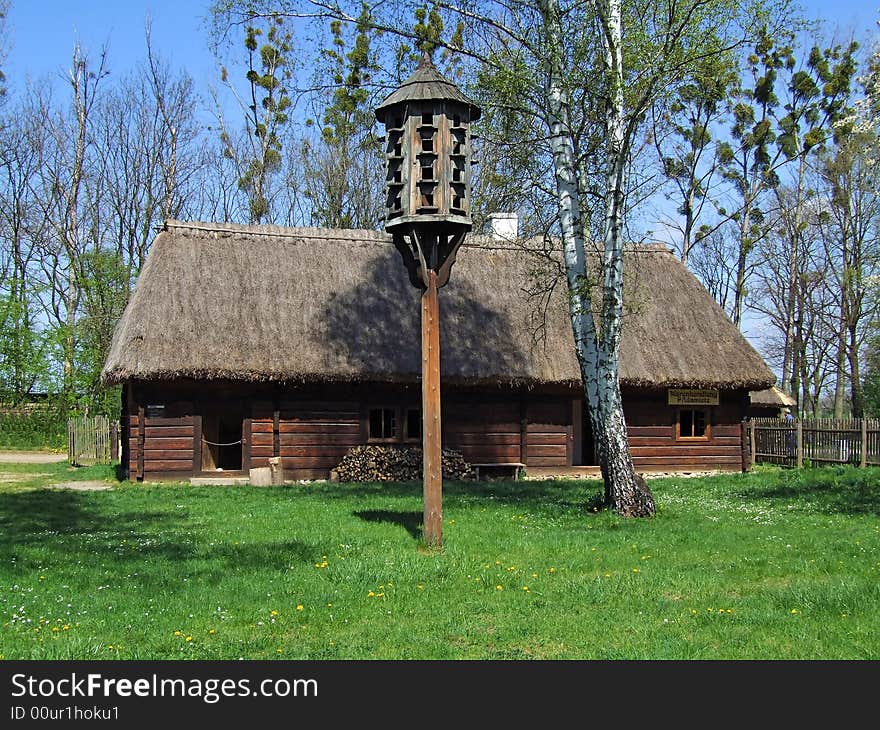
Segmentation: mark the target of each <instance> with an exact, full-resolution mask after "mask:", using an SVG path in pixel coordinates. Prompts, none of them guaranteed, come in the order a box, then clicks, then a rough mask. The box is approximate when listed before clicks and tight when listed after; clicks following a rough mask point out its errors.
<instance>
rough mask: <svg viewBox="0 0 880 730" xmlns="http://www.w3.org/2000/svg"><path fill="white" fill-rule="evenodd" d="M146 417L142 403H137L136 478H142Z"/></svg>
mask: <svg viewBox="0 0 880 730" xmlns="http://www.w3.org/2000/svg"><path fill="white" fill-rule="evenodd" d="M146 430H147V419H146V418H145V417H144V406H143V403H139V404H138V439H137V478H138V479H140V480H141V481H143V479H144V442H145V441H146Z"/></svg>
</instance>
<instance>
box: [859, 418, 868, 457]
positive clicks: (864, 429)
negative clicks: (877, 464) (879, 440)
mask: <svg viewBox="0 0 880 730" xmlns="http://www.w3.org/2000/svg"><path fill="white" fill-rule="evenodd" d="M859 427H860V428H861V436H862V450H861V453H860V455H859V466H860V467H862V468H864V467H866V466H867V465H868V419H867V418H865V417H864V416H862V417H861V418H860V419H859Z"/></svg>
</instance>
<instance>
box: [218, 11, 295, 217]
mask: <svg viewBox="0 0 880 730" xmlns="http://www.w3.org/2000/svg"><path fill="white" fill-rule="evenodd" d="M261 22H262V23H263V27H261V26H260V23H261ZM244 47H245V50H246V52H247V72H246V73H245V79H246V80H247V92H246V93H247V98H246V100H243V99H242V98H241V97H238V99H239V104H240V106H241V108H242V110H243V111H244V112H245V128H246V130H247V135H246V140H247V141H246V143H245V144H244V145H243V149H240V148H239V147H238V146H237V145H236V143H235V141H234V139H233V137H232V136H231V134H230V132H229V131H228V130H227V129H226V128H225V127H224V128H223V131H222V132H221V142H222V143H223V145H224V154H225V155H226V156H227V157H229V158H230V159H233V160H235V162H236V164H237V167H238V170H239V178H238V187H239V189H240V190H241V191H242V192H244V193H245V194H246V195H247V198H248V213H249V219H250V222H251V223H260V222H263V221H266V220H268V219H270V218H271V200H270V197H269V196H270V190H269V188H270V179H271V178H272V176H273V175H274V174H276V173H277V172H278V171H279V169H280V168H281V162H282V158H281V149H282V132H283V130H284V128H285V126H286V125H287V124H288V122H289V120H290V117H289V112H290V109H291V105H292V101H291V98H290V89H289V88H288V85H289V83H290V81H291V79H292V77H293V69H292V54H293V37H292V35H291V33H290V32H288V31H287V30H286V28H285V25H284V18H282V17H281V16H278V15H275V16H272V17H269V18H267V19H265V20H262V19H260V18H251V22H249V23H248V25H247V26H246V27H245V31H244ZM222 76H223V79H224V80H225V81H226V82H227V84H229V86H230V88H233V87H232V83H231V81H230V79H229V77H228V72H227V71H226V69H225V68H224V69H223V73H222Z"/></svg>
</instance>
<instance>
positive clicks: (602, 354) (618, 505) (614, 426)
mask: <svg viewBox="0 0 880 730" xmlns="http://www.w3.org/2000/svg"><path fill="white" fill-rule="evenodd" d="M609 6H610V10H609V18H608V19H607V21H608V22H607V23H606V31H607V32H609V33H611V34H612V35H615V34H616V41H615V42H611V43H609V44H608V45H609V46H610V47H611V48H614V49H616V51H617V56H616V57H615V58H614V59H613V62H614V64H615V66H614V67H613V68H615V69H616V71H615V73H616V74H617V75H618V78H619V79H620V80H621V81H622V76H620V68H621V66H620V64H621V59H620V55H619V54H620V4H619V2H615V1H612V2H611V3H609ZM540 10H541V13H542V15H543V16H544V24H545V27H546V29H547V42H548V45H549V53H548V61H547V63H548V68H547V71H548V76H549V81H548V84H547V88H546V99H547V109H548V121H549V126H550V142H551V150H552V154H553V166H554V172H555V177H556V192H557V202H558V205H559V221H560V227H561V229H562V240H563V251H564V256H565V270H566V281H567V283H568V290H569V310H570V316H571V324H572V331H573V334H574V341H575V346H576V348H577V354H578V360H579V361H580V366H581V377H582V379H583V384H584V393H585V395H586V400H587V406H588V408H589V412H590V420H591V422H592V424H593V430H594V434H595V438H596V443H597V446H598V452H599V461H600V464H601V468H602V476H603V477H604V479H605V490H606V496H607V498H608V499H607V503H608V506H610V507H612V508H613V509H615V510H618V511H619V512H620V514H622V515H625V516H627V517H650V516H652V515H653V514H654V513H655V511H656V510H655V507H654V500H653V497H652V496H651V494H650V491H649V490H648V489H647V486H646V485H645V486H644V488H643V489H642V488H640V486H639V480H640V477H638V476H637V475H636V473H635V469H634V468H633V463H632V458H631V457H630V454H629V444H628V442H627V437H626V422H625V420H624V416H623V404H622V402H621V399H620V386H619V383H618V361H617V353H618V349H619V341H620V321H621V318H622V315H623V246H622V240H621V235H620V234H621V231H622V222H623V209H622V204H623V182H624V178H623V169H624V164H623V162H624V160H625V150H624V145H623V98H622V87H621V86H620V84H618V92H619V93H618V94H616V95H615V98H614V101H613V104H612V106H613V109H612V110H611V111H612V112H613V113H610V114H609V121H608V130H609V151H608V161H607V164H608V175H607V184H608V191H607V198H608V199H607V201H606V236H605V251H604V254H603V260H602V268H603V277H602V278H603V284H602V337H601V342H600V338H599V333H598V331H597V328H596V321H595V319H594V315H593V305H592V304H593V303H592V293H591V291H590V287H589V284H588V279H587V276H586V261H585V253H584V229H585V226H584V224H583V220H582V217H581V216H582V210H583V209H582V206H581V201H580V194H579V186H578V179H577V161H576V159H577V158H576V155H575V148H574V140H573V137H572V133H571V122H570V118H569V111H568V110H569V104H570V100H569V98H568V93H567V91H566V89H565V85H564V84H563V83H562V78H563V71H564V68H565V66H564V59H563V54H562V48H563V43H562V38H563V28H562V24H561V19H560V11H559V4H558V2H557V1H556V0H543V1H542V2H541V3H540ZM609 55H613V54H611V53H610V52H609ZM642 485H644V481H642ZM645 493H646V494H647V498H646V497H645Z"/></svg>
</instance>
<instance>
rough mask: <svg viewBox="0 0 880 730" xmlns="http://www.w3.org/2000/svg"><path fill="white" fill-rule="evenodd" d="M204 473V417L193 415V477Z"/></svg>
mask: <svg viewBox="0 0 880 730" xmlns="http://www.w3.org/2000/svg"><path fill="white" fill-rule="evenodd" d="M201 471H202V416H201V414H195V415H193V475H196V474H200V473H201Z"/></svg>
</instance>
